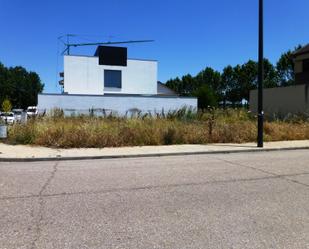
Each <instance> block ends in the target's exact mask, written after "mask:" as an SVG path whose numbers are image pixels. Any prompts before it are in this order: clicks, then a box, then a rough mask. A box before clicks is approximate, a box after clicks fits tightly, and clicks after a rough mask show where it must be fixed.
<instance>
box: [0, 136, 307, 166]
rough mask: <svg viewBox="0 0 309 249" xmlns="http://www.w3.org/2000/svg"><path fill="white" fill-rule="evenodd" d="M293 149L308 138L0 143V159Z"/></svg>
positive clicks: (305, 146) (116, 156)
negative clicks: (77, 145)
mask: <svg viewBox="0 0 309 249" xmlns="http://www.w3.org/2000/svg"><path fill="white" fill-rule="evenodd" d="M296 149H309V140H302V141H282V142H268V143H265V147H264V148H262V149H261V148H257V147H256V144H255V143H246V144H209V145H168V146H141V147H121V148H103V149H52V148H46V147H37V146H26V145H7V144H3V143H0V161H46V160H82V159H104V158H126V157H127V158H129V157H150V156H169V155H194V154H215V153H237V152H258V151H275V150H296Z"/></svg>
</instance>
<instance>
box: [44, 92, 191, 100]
mask: <svg viewBox="0 0 309 249" xmlns="http://www.w3.org/2000/svg"><path fill="white" fill-rule="evenodd" d="M38 95H51V96H79V97H140V98H175V99H177V98H181V99H197V98H196V97H188V96H178V95H158V94H126V93H104V94H97V95H96V94H66V93H39V94H38Z"/></svg>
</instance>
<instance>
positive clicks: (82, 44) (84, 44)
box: [58, 34, 154, 55]
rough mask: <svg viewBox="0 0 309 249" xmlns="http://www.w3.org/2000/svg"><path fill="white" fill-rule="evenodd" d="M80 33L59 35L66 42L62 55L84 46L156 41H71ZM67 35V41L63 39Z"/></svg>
mask: <svg viewBox="0 0 309 249" xmlns="http://www.w3.org/2000/svg"><path fill="white" fill-rule="evenodd" d="M77 36H78V35H74V34H67V35H63V36H60V37H58V39H59V40H60V41H61V42H62V43H63V44H64V46H65V49H64V50H63V51H62V53H61V55H64V54H67V55H70V52H71V48H72V47H74V48H76V47H83V46H99V45H115V44H128V43H143V42H154V40H128V41H114V42H113V41H107V42H90V43H71V42H70V37H77ZM65 37H66V41H63V40H62V39H63V38H65Z"/></svg>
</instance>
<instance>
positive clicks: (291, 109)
mask: <svg viewBox="0 0 309 249" xmlns="http://www.w3.org/2000/svg"><path fill="white" fill-rule="evenodd" d="M293 59H294V63H295V68H294V71H295V85H294V86H288V87H276V88H268V89H264V101H263V103H264V113H265V115H266V116H285V115H287V114H304V113H307V114H308V115H309V44H308V45H307V46H305V47H303V48H301V49H299V50H297V51H296V52H295V53H294V54H293ZM250 111H251V112H253V113H256V112H257V90H252V91H250Z"/></svg>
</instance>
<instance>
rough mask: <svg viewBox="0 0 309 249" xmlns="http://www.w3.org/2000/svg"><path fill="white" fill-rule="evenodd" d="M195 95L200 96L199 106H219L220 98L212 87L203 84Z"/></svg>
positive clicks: (200, 107) (202, 107)
mask: <svg viewBox="0 0 309 249" xmlns="http://www.w3.org/2000/svg"><path fill="white" fill-rule="evenodd" d="M193 96H195V97H197V98H198V108H199V109H206V108H208V107H216V106H218V99H217V96H216V94H215V92H214V91H213V89H212V88H211V87H209V86H208V85H205V84H204V85H203V86H201V87H200V88H198V89H197V90H195V91H194V93H193Z"/></svg>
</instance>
